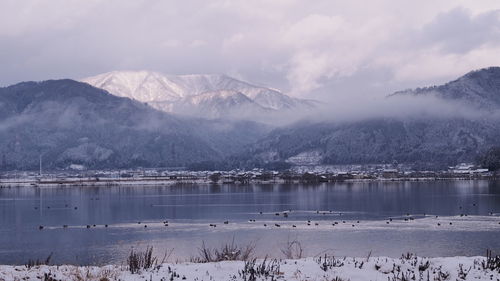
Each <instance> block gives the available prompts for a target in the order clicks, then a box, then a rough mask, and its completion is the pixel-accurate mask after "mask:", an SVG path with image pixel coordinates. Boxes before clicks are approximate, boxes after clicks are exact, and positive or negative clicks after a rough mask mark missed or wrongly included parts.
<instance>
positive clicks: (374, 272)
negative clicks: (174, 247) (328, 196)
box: [0, 253, 500, 281]
mask: <svg viewBox="0 0 500 281" xmlns="http://www.w3.org/2000/svg"><path fill="white" fill-rule="evenodd" d="M499 260H500V257H498V256H497V257H491V256H490V257H479V256H475V257H463V256H457V257H441V258H425V257H417V256H413V255H412V254H410V253H407V254H403V255H402V256H401V257H400V258H388V257H370V256H369V255H368V256H367V257H362V258H352V257H334V256H321V257H315V258H312V257H309V258H301V259H275V260H268V259H257V260H251V259H250V260H249V261H247V262H245V261H220V262H209V263H192V262H180V263H162V264H159V265H156V264H155V265H154V266H151V267H150V268H146V269H144V268H141V269H138V270H137V271H135V272H131V270H130V267H129V266H128V265H106V266H73V265H52V266H47V265H34V266H30V267H28V266H9V265H0V280H5V281H7V280H36V279H45V280H99V281H111V280H122V281H136V280H198V281H201V280H235V281H236V280H297V281H306V280H337V281H340V280H351V281H357V280H477V279H483V280H499V279H500V263H499ZM49 278H52V279H49Z"/></svg>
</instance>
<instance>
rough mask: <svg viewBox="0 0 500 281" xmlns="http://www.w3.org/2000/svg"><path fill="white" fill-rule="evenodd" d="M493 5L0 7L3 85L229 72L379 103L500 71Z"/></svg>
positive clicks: (297, 91)
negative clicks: (119, 74)
mask: <svg viewBox="0 0 500 281" xmlns="http://www.w3.org/2000/svg"><path fill="white" fill-rule="evenodd" d="M499 9H500V1H498V0H490V1H488V0H482V1H477V0H473V1H460V0H441V1H435V0H433V1H400V0H393V1H388V0H387V1H382V0H381V1H343V0H339V1H332V0H325V1H323V0H315V1H306V0H303V1H299V0H272V1H261V0H252V1H239V0H212V1H207V0H199V1H196V0H195V1H191V0H183V1H167V0H133V1H132V0H130V1H124V0H108V1H104V0H102V1H101V0H85V1H83V0H78V1H77V0H46V1H42V0H23V1H19V0H2V1H1V2H0V65H1V67H0V85H2V86H5V85H10V84H13V83H17V82H19V81H26V80H45V79H54V78H74V79H77V78H83V77H87V76H92V75H95V74H98V73H102V72H107V71H112V70H153V71H159V72H163V73H168V74H191V73H226V74H229V75H232V76H235V77H237V78H240V79H243V80H247V81H250V82H254V83H258V84H263V85H268V86H271V87H275V88H280V89H283V90H285V91H286V92H289V93H291V94H292V95H295V96H300V97H310V98H325V99H335V98H337V97H339V96H344V97H345V96H351V97H354V96H355V97H358V96H376V95H383V94H388V93H390V92H392V91H395V90H399V89H402V88H408V87H417V86H425V85H429V84H435V83H442V82H445V81H448V80H450V79H453V78H456V77H458V76H460V75H462V74H464V73H466V72H468V71H470V70H473V69H477V68H481V67H486V66H492V65H500V10H499Z"/></svg>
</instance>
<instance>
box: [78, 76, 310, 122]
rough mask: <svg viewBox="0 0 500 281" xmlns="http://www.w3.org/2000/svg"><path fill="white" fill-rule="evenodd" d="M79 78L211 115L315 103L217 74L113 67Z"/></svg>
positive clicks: (162, 106) (170, 107)
mask: <svg viewBox="0 0 500 281" xmlns="http://www.w3.org/2000/svg"><path fill="white" fill-rule="evenodd" d="M82 82H86V83H88V84H90V85H92V86H94V87H97V88H101V89H104V90H106V91H108V92H110V93H111V94H114V95H117V96H120V97H128V98H131V99H135V100H137V101H140V102H144V103H148V104H149V105H151V106H152V107H154V108H156V109H159V110H162V111H166V112H171V113H180V114H185V115H194V116H200V115H203V116H205V117H211V118H219V117H234V116H233V115H234V113H236V112H238V111H241V112H243V114H241V115H240V117H242V118H245V119H246V118H249V119H252V116H259V115H261V114H262V113H266V112H267V113H270V112H280V111H290V110H304V109H306V110H308V109H312V108H314V107H315V104H316V102H315V101H312V100H304V99H297V98H293V97H290V96H287V95H285V94H283V93H281V92H280V91H279V90H276V89H271V88H267V87H262V86H256V85H252V84H250V83H247V82H243V81H240V80H237V79H234V78H232V77H229V76H226V75H219V74H192V75H165V74H162V73H158V72H151V71H113V72H108V73H104V74H100V75H97V76H93V77H89V78H85V79H82Z"/></svg>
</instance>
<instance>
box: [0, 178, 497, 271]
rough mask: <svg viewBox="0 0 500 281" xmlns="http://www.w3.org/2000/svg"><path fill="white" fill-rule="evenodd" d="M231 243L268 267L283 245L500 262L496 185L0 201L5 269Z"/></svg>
mask: <svg viewBox="0 0 500 281" xmlns="http://www.w3.org/2000/svg"><path fill="white" fill-rule="evenodd" d="M261 212H262V213H261ZM282 212H288V217H284V216H283V213H282ZM276 213H279V215H278V216H277V215H276ZM408 214H409V215H408ZM461 214H463V216H460V215H461ZM465 214H467V216H465ZM436 216H437V217H436ZM410 218H411V219H410ZM390 219H392V221H389V220H390ZM405 219H406V221H405ZM249 220H255V222H253V221H249ZM308 220H310V221H311V222H310V225H308V224H307V221H308ZM163 221H168V226H164V224H163ZM225 221H228V224H224V222H225ZM358 221H359V222H358ZM139 222H140V223H139ZM335 222H337V223H338V224H337V225H335V226H333V225H332V224H334V223H335ZM387 222H389V224H388V223H387ZM450 223H451V224H450ZM105 224H107V225H108V227H107V228H106V227H105V226H104V225H105ZM209 224H215V225H216V227H211V226H209ZM264 224H266V225H267V226H264ZM275 224H278V225H279V227H278V226H276V225H275ZM316 224H317V225H316ZM438 224H440V225H438ZM40 225H42V226H43V227H44V228H43V229H42V230H39V226H40ZM63 225H67V227H63ZM87 225H90V228H87ZM93 225H96V226H95V227H94V226H93ZM294 225H295V227H293V226H294ZM145 226H147V227H145ZM232 239H234V240H235V241H236V243H239V244H247V243H253V244H255V245H256V249H255V251H256V255H259V256H264V255H270V256H272V257H282V254H281V252H280V249H282V248H283V246H284V244H285V243H286V241H287V239H291V240H293V239H296V240H298V241H300V242H301V244H302V246H303V248H304V252H305V254H306V255H308V256H313V255H318V254H321V253H333V254H336V255H339V256H343V255H348V256H366V255H367V253H368V252H369V251H372V255H377V256H382V255H385V256H400V255H401V253H403V252H407V251H411V252H416V253H417V254H419V255H424V256H454V255H467V256H470V255H483V254H484V253H485V251H486V249H488V248H489V249H492V250H494V251H496V252H497V253H500V182H493V181H449V182H403V183H396V182H387V183H386V182H383V183H382V182H376V183H336V184H333V183H328V184H320V185H299V184H266V185H264V184H262V185H261V184H254V185H173V186H163V187H152V186H117V187H58V188H35V187H26V188H9V189H0V264H23V263H25V262H26V261H27V260H28V259H36V258H40V259H43V258H45V257H46V256H48V255H49V254H50V253H53V262H55V263H74V264H104V263H122V262H123V261H124V260H125V258H126V255H127V254H128V252H129V251H130V250H131V249H132V248H136V249H143V248H145V247H146V246H148V245H152V246H154V247H155V251H156V252H157V253H158V255H161V254H163V252H164V251H165V250H167V249H173V255H172V259H187V258H189V257H191V256H195V255H196V254H197V249H198V248H199V247H200V246H201V243H202V241H204V242H205V244H207V245H209V246H213V247H217V246H220V245H221V244H223V243H225V242H227V241H231V240H232Z"/></svg>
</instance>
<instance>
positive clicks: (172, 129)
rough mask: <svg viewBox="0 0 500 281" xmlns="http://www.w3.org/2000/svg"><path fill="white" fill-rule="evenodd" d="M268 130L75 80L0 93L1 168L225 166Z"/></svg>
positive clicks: (15, 87) (29, 85)
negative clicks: (173, 111) (184, 114)
mask: <svg viewBox="0 0 500 281" xmlns="http://www.w3.org/2000/svg"><path fill="white" fill-rule="evenodd" d="M265 131H266V127H265V126H263V125H259V124H257V123H253V122H244V121H241V122H229V121H220V120H212V121H207V120H203V119H193V118H191V119H188V118H181V117H175V116H172V115H170V114H167V113H165V112H161V111H157V110H155V109H153V108H151V107H149V106H147V105H144V104H143V103H139V102H136V101H133V100H131V99H128V98H121V97H116V96H114V95H111V94H109V93H108V92H106V91H104V90H101V89H98V88H95V87H92V86H90V85H88V84H86V83H80V82H76V81H73V80H51V81H44V82H25V83H20V84H16V85H13V86H10V87H6V88H0V135H1V136H2V137H1V138H0V167H2V168H3V169H34V168H36V167H38V161H39V156H40V155H42V158H43V163H44V167H46V168H65V167H67V166H68V165H70V164H82V165H85V166H86V167H90V168H117V167H137V166H145V167H154V166H185V165H187V164H189V163H191V162H198V161H206V160H221V159H223V158H224V157H225V156H228V155H230V154H232V153H236V152H237V151H240V150H241V149H242V147H243V146H245V145H247V144H249V143H252V142H254V141H255V140H256V139H257V138H258V137H260V136H261V135H262V134H263V133H264V132H265Z"/></svg>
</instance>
